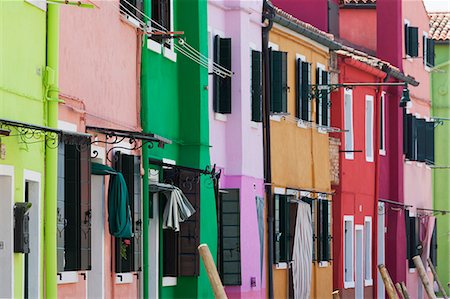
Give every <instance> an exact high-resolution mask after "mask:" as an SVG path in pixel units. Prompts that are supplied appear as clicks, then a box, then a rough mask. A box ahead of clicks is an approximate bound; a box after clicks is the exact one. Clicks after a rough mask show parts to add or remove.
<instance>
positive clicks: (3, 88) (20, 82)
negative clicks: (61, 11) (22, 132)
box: [0, 0, 46, 298]
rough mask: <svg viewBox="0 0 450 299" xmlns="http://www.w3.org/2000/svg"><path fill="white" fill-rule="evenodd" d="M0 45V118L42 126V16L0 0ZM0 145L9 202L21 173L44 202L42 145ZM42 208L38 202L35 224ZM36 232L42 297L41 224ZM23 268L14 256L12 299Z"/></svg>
mask: <svg viewBox="0 0 450 299" xmlns="http://www.w3.org/2000/svg"><path fill="white" fill-rule="evenodd" d="M0 45H1V46H0V118H1V119H9V120H15V121H20V122H26V123H33V124H37V125H44V124H45V123H44V108H43V107H44V104H43V95H44V89H43V84H42V76H43V75H42V74H43V73H44V72H43V70H44V69H45V64H46V61H45V57H46V13H45V12H44V11H42V10H40V9H38V8H37V7H35V6H33V5H31V4H29V3H27V2H25V1H17V0H16V1H0ZM13 133H16V131H14V130H13V131H12V133H11V135H13ZM1 143H4V144H5V145H6V159H5V160H1V159H0V164H3V165H12V166H14V200H15V201H16V202H22V201H24V181H23V180H24V178H23V172H24V169H27V170H32V171H35V172H38V173H40V174H41V198H44V196H43V195H44V153H45V152H44V144H43V142H37V143H33V144H25V143H23V142H22V141H21V139H20V138H19V137H18V136H10V137H1ZM0 206H2V205H1V204H0ZM42 208H43V202H42V203H41V209H40V214H41V219H43V213H42ZM40 232H41V241H42V242H41V244H40V250H41V257H40V263H41V272H42V274H41V287H40V289H41V297H43V289H44V288H43V283H42V281H43V277H44V275H43V270H42V269H43V267H42V260H43V259H42V253H43V233H42V232H43V221H41V224H40ZM23 267H24V265H23V254H18V253H16V254H14V296H15V297H16V298H23V290H22V277H23Z"/></svg>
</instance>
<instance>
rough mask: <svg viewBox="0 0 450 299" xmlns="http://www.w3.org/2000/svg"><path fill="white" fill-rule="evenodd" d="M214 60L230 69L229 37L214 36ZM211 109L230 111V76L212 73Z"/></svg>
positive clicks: (220, 111)
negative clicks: (223, 76)
mask: <svg viewBox="0 0 450 299" xmlns="http://www.w3.org/2000/svg"><path fill="white" fill-rule="evenodd" d="M214 62H215V63H217V64H219V65H221V66H222V67H224V68H226V69H228V70H231V38H220V36H219V35H216V36H215V37H214ZM213 84H214V87H213V89H214V91H213V94H214V97H213V109H214V112H217V113H224V114H225V113H227V114H228V113H231V78H230V77H228V76H227V77H225V78H222V77H220V76H218V75H216V74H215V75H214V79H213Z"/></svg>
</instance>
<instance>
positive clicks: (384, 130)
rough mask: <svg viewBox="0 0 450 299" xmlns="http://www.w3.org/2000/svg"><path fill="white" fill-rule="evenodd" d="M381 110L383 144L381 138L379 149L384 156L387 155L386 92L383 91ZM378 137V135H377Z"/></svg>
mask: <svg viewBox="0 0 450 299" xmlns="http://www.w3.org/2000/svg"><path fill="white" fill-rule="evenodd" d="M380 101H381V111H380V115H381V118H382V119H383V121H380V130H381V132H380V134H381V136H382V139H383V144H381V140H380V146H381V148H380V149H379V152H380V155H382V156H386V92H385V91H383V92H382V93H381V98H380ZM377 138H378V136H377Z"/></svg>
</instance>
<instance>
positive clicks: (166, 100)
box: [142, 0, 217, 298]
mask: <svg viewBox="0 0 450 299" xmlns="http://www.w3.org/2000/svg"><path fill="white" fill-rule="evenodd" d="M144 6H145V10H146V12H147V13H148V14H150V13H151V11H150V1H145V2H144ZM173 6H174V10H173V16H174V20H173V21H174V30H181V31H184V33H185V34H184V37H186V39H187V40H188V42H189V44H190V45H191V46H193V47H194V48H196V49H197V50H199V51H200V52H201V53H203V54H204V55H207V54H208V46H207V45H208V43H207V3H206V1H197V0H195V1H173ZM181 12H182V13H181ZM142 59H143V60H142V61H143V63H142V67H143V69H142V88H143V89H142V126H143V129H144V131H146V132H153V133H155V134H158V135H161V136H164V137H167V138H169V139H171V140H172V141H173V144H172V145H168V146H166V147H165V148H164V149H159V148H154V149H151V150H149V151H147V150H146V151H147V153H146V154H148V155H149V156H150V157H153V158H157V159H162V158H168V159H172V160H175V161H176V163H177V165H184V166H189V167H195V168H201V169H204V168H205V166H206V165H209V164H210V157H209V125H208V117H207V112H208V91H207V88H206V87H207V85H208V70H207V69H206V68H203V67H201V66H199V65H198V64H196V63H194V62H193V61H191V60H189V59H188V58H186V57H184V56H182V55H181V54H177V59H176V62H173V61H172V60H169V59H167V58H165V57H164V55H161V54H157V53H155V52H153V51H151V50H148V49H147V47H146V44H144V48H143V55H142ZM188 78H189V80H187V79H188ZM145 167H147V166H145ZM200 188H201V190H200V211H201V213H200V243H207V244H208V246H209V249H210V251H211V253H212V255H213V257H214V258H215V257H216V252H217V222H216V221H215V219H216V216H215V215H216V206H215V198H214V192H213V190H212V189H211V188H210V187H208V186H207V184H203V183H202V184H201V186H200ZM160 262H161V260H160ZM212 296H213V294H212V290H211V287H210V285H209V282H208V278H207V276H206V271H205V269H204V266H203V264H202V263H201V264H200V276H199V277H179V278H178V282H177V286H175V287H162V286H161V284H160V297H162V298H186V297H191V298H196V297H200V298H204V297H212Z"/></svg>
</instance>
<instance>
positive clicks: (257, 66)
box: [252, 50, 262, 122]
mask: <svg viewBox="0 0 450 299" xmlns="http://www.w3.org/2000/svg"><path fill="white" fill-rule="evenodd" d="M261 65H262V64H261V52H259V51H254V50H253V51H252V121H256V122H261V121H262V78H261V76H262V72H261Z"/></svg>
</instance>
